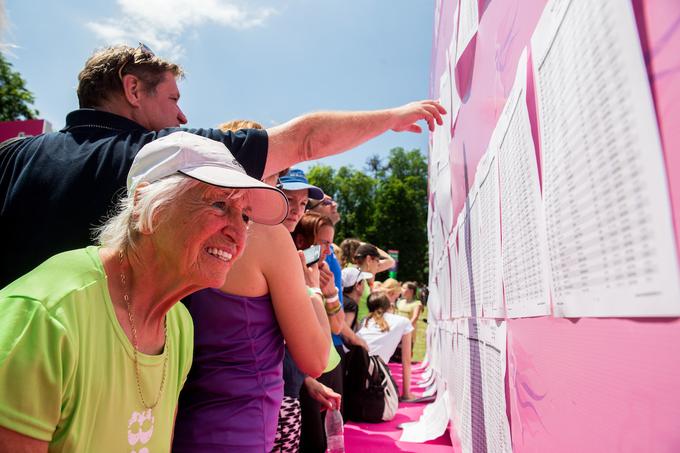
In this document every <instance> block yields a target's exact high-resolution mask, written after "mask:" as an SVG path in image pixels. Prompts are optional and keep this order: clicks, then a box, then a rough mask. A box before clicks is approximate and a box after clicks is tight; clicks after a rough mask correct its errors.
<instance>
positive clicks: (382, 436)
mask: <svg viewBox="0 0 680 453" xmlns="http://www.w3.org/2000/svg"><path fill="white" fill-rule="evenodd" d="M389 367H390V370H391V371H392V376H394V380H395V381H397V384H398V385H399V387H400V391H401V375H402V374H401V364H400V363H390V364H389ZM423 372H424V370H422V369H421V368H420V364H419V363H414V364H413V370H412V372H411V385H412V386H413V385H414V384H415V383H417V382H420V381H421V375H422V374H423ZM411 391H412V393H414V394H415V395H416V396H421V394H422V392H423V389H421V388H419V387H415V386H413V387H412V389H411ZM425 406H426V403H399V410H398V411H397V415H396V416H395V417H394V419H393V420H391V421H389V422H384V423H356V422H348V423H347V424H346V425H345V451H346V452H347V453H363V452H370V453H381V452H396V451H405V452H427V453H440V452H451V451H453V447H452V446H451V438H450V437H449V432H448V430H447V431H446V432H445V433H444V434H443V435H441V436H440V437H438V438H437V439H434V440H431V441H429V442H426V443H423V444H415V443H410V442H399V438H400V437H401V429H399V428H398V426H399V425H400V424H402V423H405V422H413V421H416V420H418V419H419V418H420V415H421V414H422V413H423V410H424V409H425Z"/></svg>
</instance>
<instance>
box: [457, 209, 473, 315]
mask: <svg viewBox="0 0 680 453" xmlns="http://www.w3.org/2000/svg"><path fill="white" fill-rule="evenodd" d="M465 211H466V208H463V210H462V211H461V212H460V214H459V215H458V223H457V226H456V228H457V230H458V281H459V284H460V303H461V308H460V316H463V317H467V316H472V309H471V302H470V271H471V266H470V264H469V261H468V255H469V252H468V247H469V244H468V243H467V242H468V233H467V229H468V228H467V226H466V222H469V220H466V219H467V216H466V214H465Z"/></svg>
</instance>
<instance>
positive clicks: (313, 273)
mask: <svg viewBox="0 0 680 453" xmlns="http://www.w3.org/2000/svg"><path fill="white" fill-rule="evenodd" d="M298 258H300V265H301V266H302V273H303V274H304V275H305V284H306V285H307V286H308V287H309V288H318V287H319V266H318V265H317V264H312V265H311V266H307V262H306V260H305V254H304V253H303V252H302V251H298ZM324 264H325V263H324Z"/></svg>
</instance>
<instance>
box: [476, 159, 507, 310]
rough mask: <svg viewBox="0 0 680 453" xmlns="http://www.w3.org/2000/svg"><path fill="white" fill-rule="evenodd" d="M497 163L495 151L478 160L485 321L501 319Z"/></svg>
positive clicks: (481, 299) (481, 287) (480, 295)
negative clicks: (487, 319) (486, 319)
mask: <svg viewBox="0 0 680 453" xmlns="http://www.w3.org/2000/svg"><path fill="white" fill-rule="evenodd" d="M497 164H498V160H497V158H496V153H495V148H493V149H489V150H488V151H487V152H486V153H485V154H484V157H483V158H482V160H481V161H480V164H479V167H478V171H479V172H480V182H479V194H478V196H477V198H478V199H477V209H478V211H479V221H480V241H481V256H480V259H481V268H482V270H481V276H480V283H481V284H480V287H479V288H480V289H479V297H478V300H479V303H480V305H481V307H482V316H484V317H485V318H503V317H505V307H504V306H503V280H502V278H501V272H502V269H501V263H502V255H501V211H500V199H499V194H498V165H497Z"/></svg>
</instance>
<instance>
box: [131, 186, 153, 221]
mask: <svg viewBox="0 0 680 453" xmlns="http://www.w3.org/2000/svg"><path fill="white" fill-rule="evenodd" d="M148 185H149V183H148V182H146V181H143V182H140V183H139V184H137V187H135V195H134V202H133V206H134V207H133V209H132V219H131V221H132V222H133V224H138V220H139V213H138V210H137V205H139V200H140V198H141V196H142V192H141V189H144V188H145V187H146V186H148ZM155 221H156V219H155V218H154V219H151V223H152V225H139V224H138V225H139V233H141V234H151V233H152V231H153V223H155Z"/></svg>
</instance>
